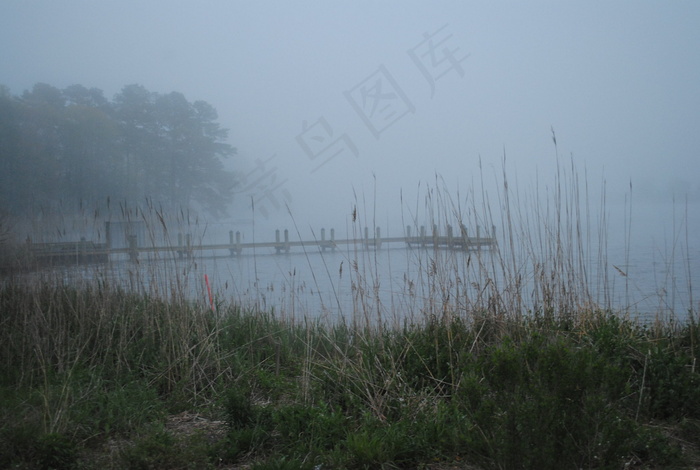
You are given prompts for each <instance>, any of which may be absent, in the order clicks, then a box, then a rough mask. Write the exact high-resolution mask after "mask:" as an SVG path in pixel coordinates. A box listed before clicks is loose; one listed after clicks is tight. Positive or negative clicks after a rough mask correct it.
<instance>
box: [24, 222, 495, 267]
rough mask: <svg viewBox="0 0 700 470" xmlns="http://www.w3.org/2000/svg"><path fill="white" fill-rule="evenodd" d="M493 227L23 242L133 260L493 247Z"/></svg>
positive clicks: (43, 260) (58, 255) (56, 257)
mask: <svg viewBox="0 0 700 470" xmlns="http://www.w3.org/2000/svg"><path fill="white" fill-rule="evenodd" d="M495 231H496V228H495V227H492V229H491V232H489V233H487V234H485V235H483V236H482V234H481V229H480V227H477V228H476V234H475V235H476V236H474V237H471V236H469V235H468V233H467V229H466V227H464V226H463V225H462V226H461V227H460V229H459V233H457V234H455V233H454V231H453V229H452V227H451V226H450V225H448V226H447V227H446V231H445V232H444V233H442V234H441V233H439V230H438V228H437V226H435V225H434V226H433V227H432V230H431V231H430V232H427V231H426V229H425V226H421V227H420V228H419V229H418V233H417V234H415V235H413V234H412V233H411V232H412V230H411V227H410V226H407V227H406V231H405V235H404V236H402V237H387V238H382V237H381V231H380V229H379V227H377V228H376V229H375V230H374V231H373V232H374V233H372V234H370V231H369V229H368V228H367V227H365V229H364V237H363V238H343V239H336V238H335V230H333V229H331V230H330V232H329V233H328V235H329V236H328V237H326V235H327V234H326V230H325V229H321V238H320V239H313V240H307V241H302V240H290V239H289V230H284V231H280V230H276V231H275V240H274V241H269V242H248V243H243V242H242V241H241V232H235V233H234V231H233V230H231V231H229V240H228V243H220V244H209V245H205V244H198V243H193V242H192V236H191V235H188V234H179V235H178V237H177V238H178V240H177V244H176V245H170V246H139V244H138V242H137V237H136V236H135V235H129V236H127V246H126V247H122V248H116V247H111V246H110V243H109V241H108V242H107V243H94V242H91V241H85V240H81V241H79V242H63V243H30V242H28V244H27V246H28V248H29V253H30V254H31V256H32V259H33V260H34V261H36V262H37V263H38V264H41V265H46V264H50V265H66V264H88V263H106V262H108V261H109V260H110V256H111V255H119V254H126V255H128V257H129V259H130V260H131V261H138V259H139V254H141V253H169V254H171V255H172V256H173V257H177V258H191V257H193V256H194V253H195V252H196V251H199V252H203V251H209V252H217V251H218V252H224V253H226V254H227V255H228V256H241V255H243V254H244V253H258V254H259V253H260V252H261V251H264V250H270V251H269V252H270V253H271V254H272V253H273V252H272V250H274V253H275V254H283V253H290V252H291V251H292V250H293V249H303V250H306V249H309V248H317V249H319V250H320V251H326V250H336V249H338V248H340V247H343V246H348V245H350V246H353V247H357V248H360V249H374V250H379V249H381V248H382V247H383V246H387V245H394V246H396V245H399V246H402V247H405V248H409V249H447V250H461V251H475V250H481V249H490V248H493V247H496V238H495Z"/></svg>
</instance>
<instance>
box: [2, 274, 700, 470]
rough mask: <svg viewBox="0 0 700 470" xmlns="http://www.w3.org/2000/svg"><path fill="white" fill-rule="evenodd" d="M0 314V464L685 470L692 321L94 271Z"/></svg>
mask: <svg viewBox="0 0 700 470" xmlns="http://www.w3.org/2000/svg"><path fill="white" fill-rule="evenodd" d="M0 315H1V316H0V326H1V327H0V396H2V399H1V400H0V403H1V405H0V418H1V419H0V422H1V423H2V424H1V425H0V467H2V468H47V469H48V468H102V469H107V468H144V469H146V468H163V469H165V468H169V469H171V468H254V469H272V468H289V469H293V468H629V467H632V468H661V467H664V468H673V467H677V468H685V467H692V466H696V465H700V448H699V447H698V442H700V375H699V374H698V370H697V368H696V358H697V356H698V353H699V352H700V350H699V348H698V333H699V332H698V328H697V326H696V324H695V323H694V322H693V321H692V317H691V321H690V322H689V323H685V324H673V323H668V322H667V323H663V324H656V325H653V326H650V325H646V326H642V325H638V324H636V323H634V322H633V321H630V320H628V319H624V318H620V317H617V316H614V315H611V314H607V313H606V312H603V311H579V312H576V315H574V316H572V315H570V314H567V315H563V316H558V315H551V312H550V314H548V315H538V314H537V313H534V314H532V315H530V316H527V317H523V316H513V317H508V316H494V315H493V314H491V313H484V314H483V315H482V314H479V312H477V311H474V312H470V313H469V314H468V315H467V314H466V313H465V314H464V315H461V314H455V315H450V316H442V317H440V318H435V317H426V318H425V319H424V321H421V322H420V323H415V324H405V325H404V326H401V327H397V328H385V329H381V330H380V329H376V328H373V329H366V328H361V327H351V326H349V325H344V324H342V323H341V324H335V325H324V324H318V323H313V322H310V321H305V322H297V323H295V324H292V323H289V322H285V321H283V320H281V319H279V318H275V316H273V315H272V314H269V313H265V312H252V311H242V310H241V309H239V308H237V307H236V306H233V305H226V304H220V305H218V306H217V312H216V313H214V312H212V311H211V309H210V308H209V306H208V305H206V306H205V305H198V304H196V303H192V302H188V301H185V300H181V299H170V300H163V299H159V298H155V297H151V296H146V295H137V294H133V293H128V292H124V291H120V290H115V289H113V288H110V287H109V286H108V285H102V284H99V283H96V284H95V285H91V286H86V287H83V288H80V289H76V288H73V287H69V286H65V285H61V284H60V283H51V284H50V283H37V284H35V285H32V286H27V285H19V284H13V283H8V284H6V285H5V286H4V287H3V288H2V290H0ZM319 465H320V467H319Z"/></svg>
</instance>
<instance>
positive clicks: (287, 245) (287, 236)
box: [284, 229, 289, 253]
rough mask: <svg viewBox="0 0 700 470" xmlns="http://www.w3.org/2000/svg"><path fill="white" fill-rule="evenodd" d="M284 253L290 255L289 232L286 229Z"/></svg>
mask: <svg viewBox="0 0 700 470" xmlns="http://www.w3.org/2000/svg"><path fill="white" fill-rule="evenodd" d="M284 252H285V253H289V230H288V229H284Z"/></svg>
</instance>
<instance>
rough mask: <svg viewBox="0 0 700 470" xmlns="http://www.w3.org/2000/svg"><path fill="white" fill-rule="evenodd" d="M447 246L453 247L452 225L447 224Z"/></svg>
mask: <svg viewBox="0 0 700 470" xmlns="http://www.w3.org/2000/svg"><path fill="white" fill-rule="evenodd" d="M447 248H449V249H452V248H453V244H452V225H450V224H447Z"/></svg>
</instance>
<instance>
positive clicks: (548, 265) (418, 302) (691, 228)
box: [61, 214, 700, 323]
mask: <svg viewBox="0 0 700 470" xmlns="http://www.w3.org/2000/svg"><path fill="white" fill-rule="evenodd" d="M662 219H663V217H660V218H659V217H657V218H656V219H654V218H650V217H647V218H646V220H654V222H653V223H652V222H650V223H649V225H647V226H644V225H641V224H636V225H633V224H631V223H630V222H626V223H627V224H628V225H630V226H632V228H636V230H630V229H629V228H625V227H622V228H621V227H620V226H619V224H618V226H616V225H615V224H614V223H612V222H611V223H609V224H608V226H607V228H606V233H605V236H602V237H601V236H598V235H594V236H591V235H590V233H591V232H592V233H596V232H595V230H592V231H589V232H587V233H589V235H587V236H585V237H583V238H582V239H581V240H578V241H577V240H571V239H567V236H566V234H565V236H564V237H563V239H561V240H559V239H558V238H556V237H555V236H554V235H553V234H552V233H550V232H548V231H547V230H544V231H541V232H528V236H525V237H523V236H522V233H516V234H515V236H514V237H513V239H514V240H515V241H514V242H511V239H510V237H509V236H508V233H505V232H506V231H505V230H503V229H502V228H499V229H498V232H497V234H498V236H497V238H498V242H499V249H498V250H488V249H486V250H482V251H479V252H469V253H467V252H462V251H450V250H434V249H406V248H404V247H402V246H400V245H392V246H386V245H385V246H384V247H382V248H381V249H380V250H374V249H370V250H364V249H363V248H362V247H361V246H360V245H357V246H354V245H347V246H340V247H339V248H338V249H337V250H335V251H331V250H327V251H321V250H320V249H319V248H317V247H306V248H305V249H303V248H292V250H291V252H290V253H286V254H275V252H274V249H272V248H266V249H258V250H256V251H255V252H252V251H244V253H243V254H242V255H240V256H234V257H230V256H227V252H226V251H225V250H224V251H219V252H218V253H216V252H195V253H196V255H195V256H194V257H193V258H192V259H167V258H164V257H163V256H164V255H158V256H157V257H156V256H154V255H152V256H151V257H150V259H149V257H148V256H147V255H145V254H142V255H141V259H140V262H139V263H138V264H134V263H131V262H129V261H126V260H123V261H118V260H116V261H113V262H112V263H111V264H110V265H105V266H87V267H79V268H67V269H63V270H61V272H62V275H64V276H65V277H66V279H70V280H71V282H73V281H74V280H75V279H76V278H77V279H83V280H84V279H95V278H99V277H105V278H107V280H108V281H109V282H111V283H119V284H122V285H124V286H125V287H127V288H129V289H135V290H146V291H149V292H151V293H155V294H157V295H161V296H166V297H167V296H171V295H185V296H187V297H189V298H192V299H197V300H201V301H202V302H204V303H207V304H208V303H209V294H208V290H207V286H206V283H205V276H206V278H207V279H208V281H209V287H210V288H211V291H212V296H213V298H214V301H215V302H235V303H237V304H240V305H243V306H245V307H250V308H255V309H260V310H265V311H270V310H274V311H275V313H276V314H277V315H279V316H282V317H284V318H288V319H295V320H296V319H299V320H301V319H303V318H313V319H320V320H328V321H336V320H338V319H344V320H346V321H350V320H351V321H362V322H376V321H378V320H381V321H384V322H389V323H397V322H403V321H413V320H420V319H423V318H425V317H426V316H427V315H438V316H439V315H443V314H445V313H454V312H457V313H459V314H461V313H463V312H469V311H474V310H489V311H492V312H497V313H513V312H514V311H520V312H522V313H527V312H529V311H532V310H535V309H541V308H543V307H546V306H547V305H551V306H554V307H555V310H557V311H559V310H560V309H561V308H562V307H563V308H570V309H572V310H576V309H581V308H607V309H612V310H616V311H622V312H629V313H630V314H631V315H633V316H638V317H641V318H643V319H646V320H649V319H654V318H658V317H661V318H663V319H668V318H678V319H681V320H683V319H685V318H687V314H688V312H689V311H690V310H691V309H692V310H693V311H694V312H697V311H698V301H697V300H695V299H694V297H693V290H692V288H693V286H694V285H696V284H697V280H698V279H700V237H699V236H698V234H700V223H699V221H698V219H697V217H695V216H694V215H693V216H692V217H691V215H690V214H687V215H686V216H685V218H684V219H683V221H682V222H678V223H676V222H673V220H671V221H663V220H662ZM596 230H597V229H596ZM627 231H629V234H630V235H626V233H627ZM214 232H215V231H211V230H210V233H209V237H210V238H209V239H207V240H204V239H201V240H199V241H200V242H201V243H226V242H227V241H228V236H227V235H228V234H224V233H218V234H217V233H214ZM389 232H390V231H388V230H387V231H386V232H385V231H383V233H382V236H383V237H387V236H400V235H403V234H402V233H389ZM414 233H415V232H414ZM543 233H544V236H543ZM568 233H569V234H570V233H571V232H568ZM533 234H534V235H533ZM349 237H352V234H351V235H350V236H349ZM528 237H530V238H529V239H528ZM259 238H260V239H259V240H254V239H252V238H250V237H249V239H248V240H247V241H262V242H267V241H271V240H272V239H273V237H262V236H260V237H259ZM302 238H304V237H302ZM336 238H343V235H338V234H337V235H336ZM569 238H571V237H569ZM306 239H308V238H306ZM555 239H556V240H558V241H557V242H556V243H552V240H555ZM598 240H603V241H602V242H599V241H598Z"/></svg>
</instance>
